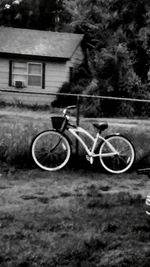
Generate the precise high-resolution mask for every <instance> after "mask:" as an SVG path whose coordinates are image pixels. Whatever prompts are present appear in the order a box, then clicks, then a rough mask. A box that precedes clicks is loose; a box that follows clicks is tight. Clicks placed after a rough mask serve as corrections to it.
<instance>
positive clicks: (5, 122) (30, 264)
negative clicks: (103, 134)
mask: <svg viewBox="0 0 150 267" xmlns="http://www.w3.org/2000/svg"><path fill="white" fill-rule="evenodd" d="M48 117H49V114H40V115H38V113H32V114H28V112H25V113H23V114H22V112H21V111H20V112H18V110H15V111H13V112H12V111H10V112H6V110H5V112H4V111H3V112H2V111H1V112H0V140H1V142H0V160H1V170H0V236H1V238H0V266H1V267H139V266H140V267H149V262H150V219H149V217H148V216H147V215H146V214H145V197H146V195H147V193H148V192H149V190H150V181H149V178H148V177H147V176H145V175H137V173H136V171H132V172H129V173H126V174H122V175H117V176H116V175H110V174H107V173H104V172H103V171H102V169H101V168H97V169H95V168H94V166H90V165H82V166H81V165H80V168H79V166H78V168H77V164H76V165H75V164H74V165H72V166H71V167H70V168H66V169H64V170H61V171H59V172H54V173H48V172H44V171H40V170H39V169H37V168H36V167H35V166H34V165H33V164H32V162H31V158H30V151H29V148H30V143H31V140H32V138H33V136H34V135H35V134H36V133H38V132H40V131H41V130H44V129H47V127H49V126H50V121H49V119H48ZM81 123H82V124H83V125H84V126H85V127H87V128H88V129H89V130H90V131H91V132H92V131H93V127H92V125H91V123H90V122H88V121H81ZM111 131H121V132H122V133H123V134H125V135H128V137H129V138H130V139H131V140H132V142H133V143H134V146H135V148H136V154H137V158H136V164H138V166H140V164H141V166H143V165H144V164H145V165H146V164H148V163H149V161H148V160H149V158H148V155H149V150H150V145H149V132H150V127H149V125H147V124H143V126H142V127H141V123H140V125H139V124H132V123H131V124H130V125H125V126H124V125H122V124H120V123H116V124H114V123H111V124H110V128H109V129H108V133H109V132H111Z"/></svg>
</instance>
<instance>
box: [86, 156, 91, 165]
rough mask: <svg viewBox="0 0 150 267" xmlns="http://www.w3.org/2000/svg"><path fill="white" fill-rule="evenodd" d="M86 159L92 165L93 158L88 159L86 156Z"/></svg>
mask: <svg viewBox="0 0 150 267" xmlns="http://www.w3.org/2000/svg"><path fill="white" fill-rule="evenodd" d="M86 159H87V160H88V161H89V162H90V163H91V164H93V158H92V157H90V156H89V155H86Z"/></svg>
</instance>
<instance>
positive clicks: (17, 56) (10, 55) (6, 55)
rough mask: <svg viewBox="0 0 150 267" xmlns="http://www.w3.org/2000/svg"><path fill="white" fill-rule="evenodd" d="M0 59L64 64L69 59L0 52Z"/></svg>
mask: <svg viewBox="0 0 150 267" xmlns="http://www.w3.org/2000/svg"><path fill="white" fill-rule="evenodd" d="M0 57H3V58H9V59H12V58H13V59H14V58H15V59H23V58H24V59H29V60H40V61H59V62H60V61H61V62H66V61H68V60H69V59H70V58H68V57H51V56H42V55H29V54H16V53H8V52H0Z"/></svg>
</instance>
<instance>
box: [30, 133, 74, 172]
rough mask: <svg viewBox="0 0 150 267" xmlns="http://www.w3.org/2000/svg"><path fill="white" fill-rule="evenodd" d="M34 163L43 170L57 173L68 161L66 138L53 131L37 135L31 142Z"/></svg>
mask: <svg viewBox="0 0 150 267" xmlns="http://www.w3.org/2000/svg"><path fill="white" fill-rule="evenodd" d="M31 153H32V157H33V160H34V162H35V163H36V164H37V165H38V166H39V167H40V168H41V169H43V170H46V171H57V170H59V169H61V168H63V167H64V166H65V165H66V164H67V162H68V161H69V158H70V155H71V147H70V144H69V141H68V140H67V138H66V137H65V136H64V135H63V134H61V133H59V132H57V131H54V130H49V131H44V132H42V133H40V134H38V135H37V136H36V137H35V139H34V140H33V142H32V145H31Z"/></svg>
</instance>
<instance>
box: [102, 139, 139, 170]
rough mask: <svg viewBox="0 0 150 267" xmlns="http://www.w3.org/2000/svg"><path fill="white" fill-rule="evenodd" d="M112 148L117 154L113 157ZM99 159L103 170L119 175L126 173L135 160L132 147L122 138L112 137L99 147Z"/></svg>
mask: <svg viewBox="0 0 150 267" xmlns="http://www.w3.org/2000/svg"><path fill="white" fill-rule="evenodd" d="M109 144H110V145H109ZM112 147H113V148H114V149H115V151H116V152H117V153H116V154H114V155H113V154H112V152H113V151H112ZM109 154H110V155H109ZM99 159H100V163H101V164H102V166H103V168H104V169H105V170H107V171H108V172H110V173H114V174H120V173H123V172H126V171H127V170H129V169H130V167H131V166H132V164H133V162H134V159H135V151H134V147H133V145H132V144H131V142H130V141H129V140H128V139H127V138H126V137H124V136H121V135H112V136H109V137H106V142H105V141H104V142H103V143H102V145H101V146H100V150H99Z"/></svg>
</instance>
